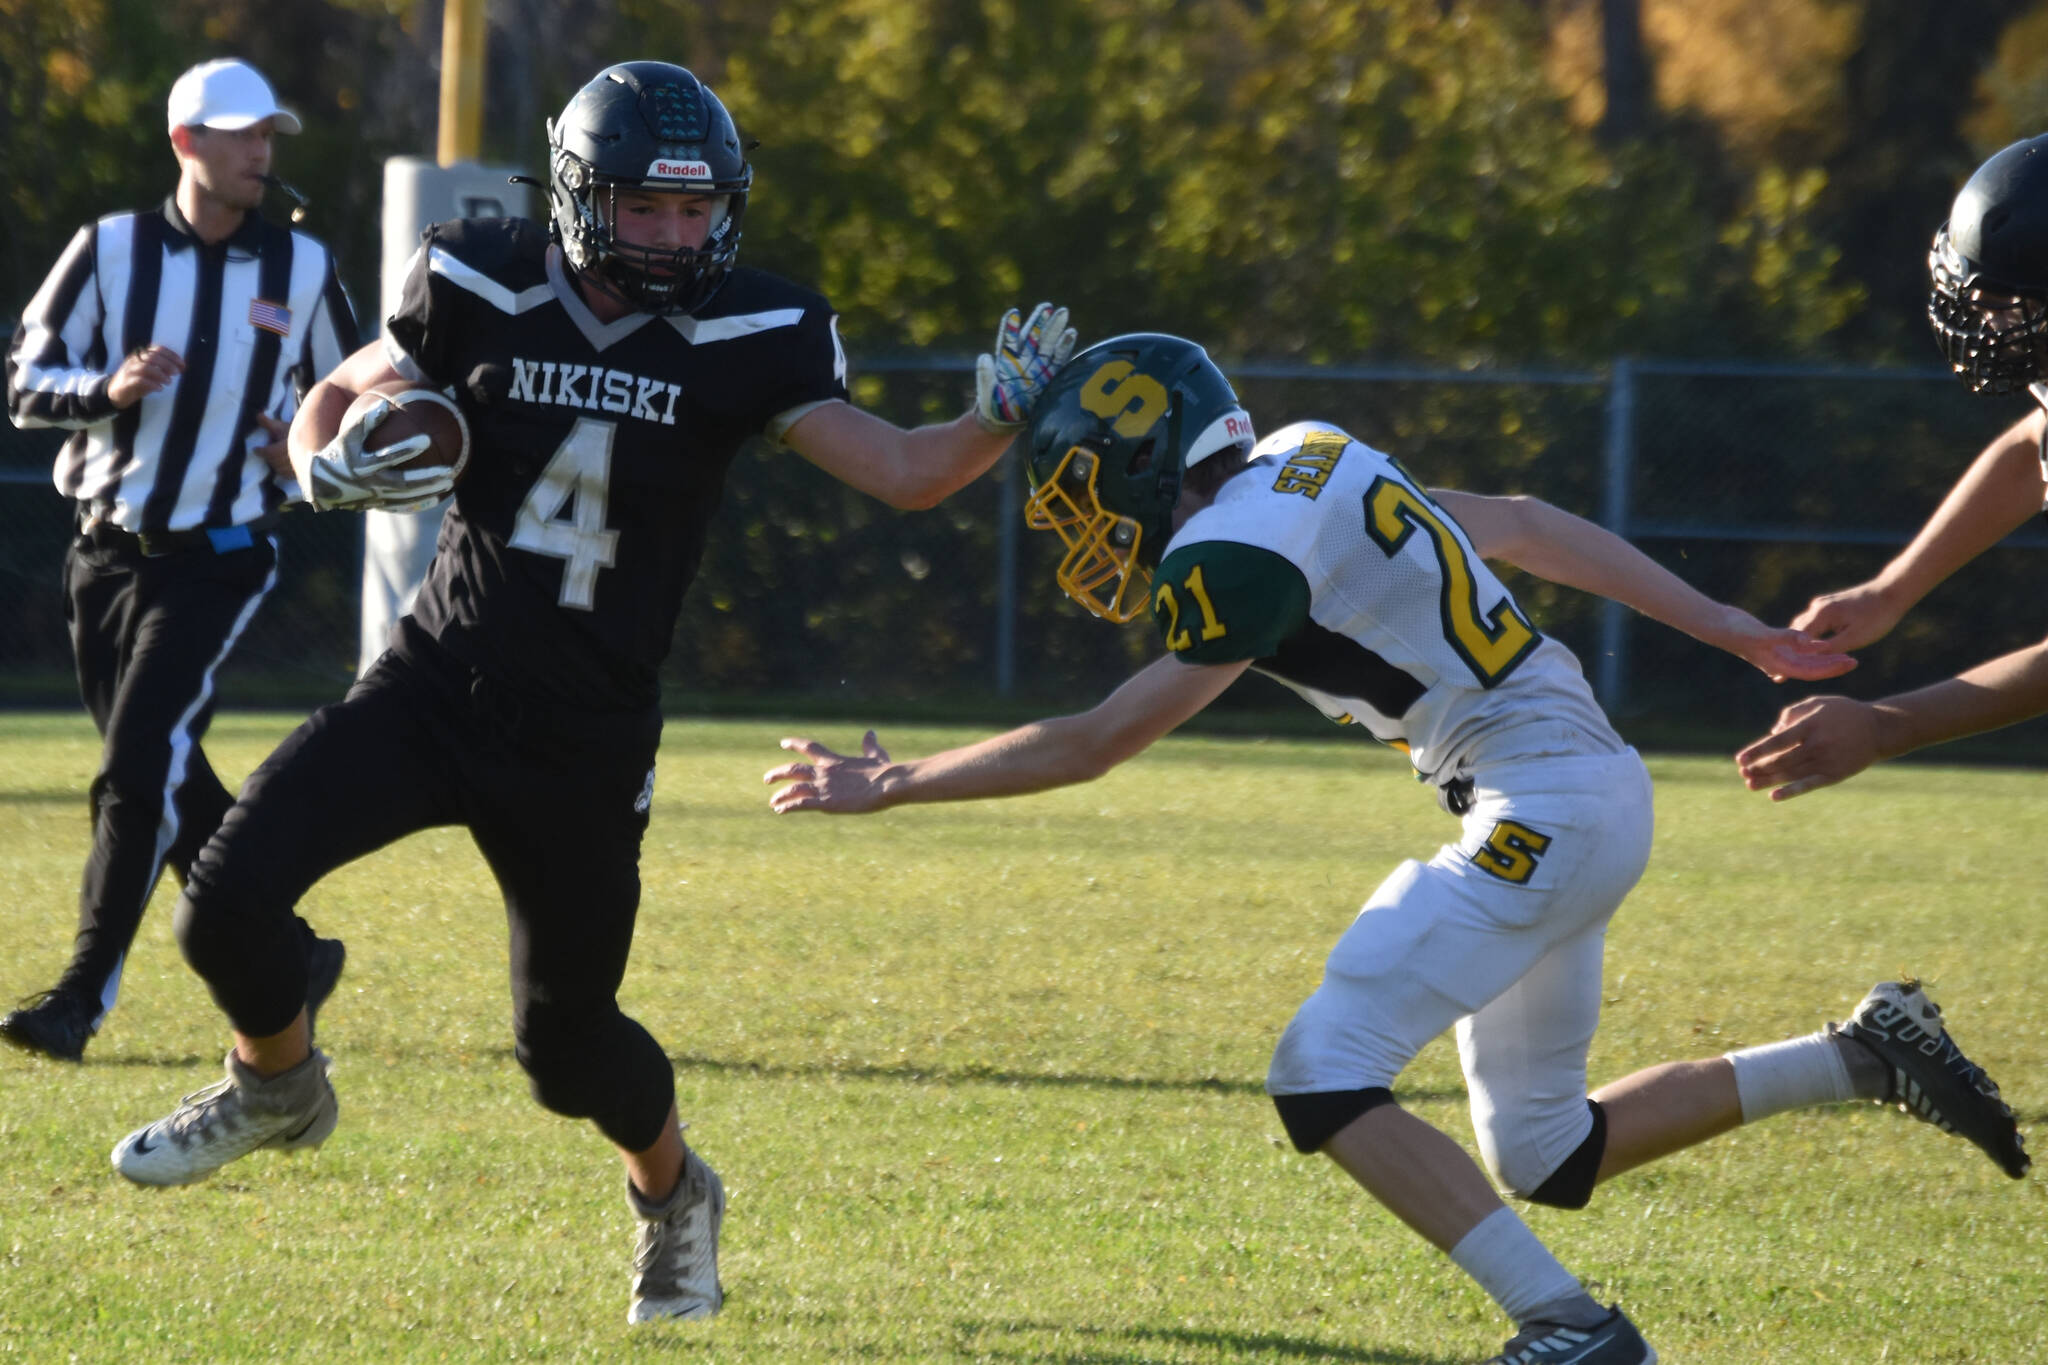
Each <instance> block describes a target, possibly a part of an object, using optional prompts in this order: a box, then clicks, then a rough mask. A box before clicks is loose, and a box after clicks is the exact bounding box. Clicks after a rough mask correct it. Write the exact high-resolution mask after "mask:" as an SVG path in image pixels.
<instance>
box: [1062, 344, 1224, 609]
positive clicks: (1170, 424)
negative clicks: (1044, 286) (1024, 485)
mask: <svg viewBox="0 0 2048 1365" xmlns="http://www.w3.org/2000/svg"><path fill="white" fill-rule="evenodd" d="M1255 440H1256V438H1255V437H1254V435H1253V433H1252V422H1251V418H1250V417H1249V416H1248V415H1247V414H1246V413H1245V411H1244V409H1243V408H1242V407H1240V406H1239V405H1238V401H1237V395H1236V394H1235V393H1234V392H1232V390H1231V387H1230V381H1229V380H1228V379H1226V378H1224V376H1223V372H1222V371H1221V370H1218V369H1217V368H1216V366H1215V365H1214V364H1213V363H1212V362H1211V361H1210V360H1209V357H1208V354H1207V353H1206V352H1204V351H1203V350H1202V348H1201V347H1200V346H1197V345H1196V344H1195V343H1193V342H1192V341H1186V340H1183V339H1181V338H1180V337H1174V336H1167V335H1164V334H1162V333H1156V332H1134V333H1131V334H1129V335H1126V336H1120V337H1111V338H1110V339H1109V340H1107V341H1103V342H1098V343H1097V344H1096V345H1094V346H1091V347H1089V348H1088V349H1087V350H1086V351H1083V352H1082V353H1081V354H1080V355H1078V356H1075V357H1074V358H1073V359H1071V360H1069V361H1068V362H1067V364H1066V366H1065V368H1063V369H1062V370H1061V371H1060V372H1059V374H1058V375H1057V376H1055V377H1054V379H1053V382H1052V384H1051V385H1050V386H1049V387H1048V388H1047V390H1046V391H1045V393H1044V394H1042V395H1041V396H1040V398H1039V401H1038V407H1037V410H1036V411H1035V412H1034V413H1033V414H1032V420H1031V425H1030V427H1029V429H1028V430H1027V432H1026V434H1025V437H1024V447H1025V452H1026V465H1025V470H1026V472H1027V474H1028V475H1029V477H1030V481H1031V488H1032V491H1031V496H1030V498H1029V499H1028V500H1027V501H1026V503H1025V508H1024V522H1025V525H1026V526H1028V527H1030V528H1031V529H1032V530H1034V531H1052V532H1054V533H1055V534H1057V535H1058V536H1059V538H1060V542H1061V543H1062V544H1063V545H1065V546H1066V550H1067V553H1066V556H1065V557H1064V558H1063V559H1062V560H1061V561H1060V565H1059V568H1058V570H1057V573H1056V577H1057V580H1058V582H1059V586H1060V591H1062V592H1064V593H1065V594H1066V595H1067V596H1068V597H1071V598H1073V599H1074V601H1076V602H1078V603H1080V604H1081V605H1082V606H1083V607H1085V608H1087V610H1088V611H1089V612H1091V613H1092V614H1094V615H1096V616H1099V617H1101V618H1102V619H1104V620H1105V621H1114V622H1116V623H1118V624H1119V625H1121V624H1123V623H1125V622H1128V621H1132V620H1135V619H1136V618H1137V617H1138V616H1140V615H1142V614H1143V613H1145V612H1147V611H1149V610H1150V609H1151V606H1152V603H1151V592H1152V570H1153V568H1154V567H1155V566H1157V565H1158V563H1159V559H1160V556H1161V555H1163V554H1164V553H1165V552H1166V545H1167V542H1168V541H1170V540H1171V539H1172V538H1173V533H1174V529H1175V517H1176V512H1177V510H1178V509H1179V507H1180V503H1181V491H1182V487H1183V482H1184V475H1185V474H1186V471H1187V469H1188V468H1189V467H1191V466H1194V465H1198V464H1200V463H1201V462H1203V461H1204V460H1207V459H1208V458H1209V457H1210V456H1212V455H1214V454H1216V453H1218V452H1220V451H1223V450H1228V449H1233V448H1235V449H1239V450H1243V451H1249V450H1250V449H1251V447H1252V445H1253V444H1254V442H1255Z"/></svg>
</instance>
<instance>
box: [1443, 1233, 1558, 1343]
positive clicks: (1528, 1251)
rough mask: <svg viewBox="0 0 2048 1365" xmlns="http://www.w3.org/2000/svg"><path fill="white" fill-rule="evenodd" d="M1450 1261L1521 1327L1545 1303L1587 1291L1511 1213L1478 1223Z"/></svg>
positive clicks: (1453, 1251)
mask: <svg viewBox="0 0 2048 1365" xmlns="http://www.w3.org/2000/svg"><path fill="white" fill-rule="evenodd" d="M1451 1259H1452V1260H1453V1261H1455V1262H1456V1263H1457V1266H1458V1269H1460V1270H1462V1271H1464V1272H1465V1273H1466V1274H1467V1275H1470V1276H1471V1277H1472V1278H1473V1279H1475V1280H1477V1281H1478V1282H1479V1287H1480V1288H1481V1289H1484V1290H1485V1291H1486V1292H1487V1293H1488V1294H1491V1295H1492V1296H1493V1301H1494V1302H1495V1303H1497V1304H1499V1305H1500V1306H1501V1311H1503V1312H1504V1313H1506V1314H1507V1315H1508V1316H1509V1317H1510V1318H1512V1319H1514V1320H1515V1322H1516V1323H1517V1324H1520V1323H1523V1322H1526V1321H1528V1320H1529V1318H1530V1317H1531V1316H1533V1315H1534V1313H1535V1311H1536V1309H1538V1308H1541V1307H1542V1306H1544V1305H1545V1304H1551V1303H1557V1302H1559V1301H1561V1300H1569V1299H1573V1298H1577V1297H1580V1296H1582V1295H1584V1294H1585V1292H1586V1291H1585V1288H1584V1287H1583V1286H1581V1285H1580V1284H1579V1282H1578V1279H1577V1278H1576V1277H1575V1276H1574V1275H1573V1274H1572V1273H1571V1272H1570V1271H1569V1270H1566V1269H1565V1268H1564V1266H1563V1265H1561V1264H1560V1263H1559V1262H1558V1259H1557V1257H1555V1256H1553V1255H1551V1254H1550V1249H1549V1248H1548V1247H1546V1246H1544V1245H1543V1243H1541V1242H1539V1241H1537V1240H1536V1234H1535V1233H1533V1232H1531V1231H1529V1225H1528V1224H1527V1223H1524V1222H1523V1221H1522V1220H1521V1218H1520V1217H1518V1216H1517V1215H1516V1213H1515V1211H1514V1210H1513V1209H1508V1208H1502V1209H1496V1210H1494V1211H1493V1212H1492V1213H1489V1214H1488V1215H1486V1217H1484V1218H1482V1219H1480V1220H1479V1223H1478V1225H1477V1226H1476V1227H1474V1228H1473V1229H1472V1231H1470V1232H1468V1233H1466V1234H1465V1235H1464V1236H1463V1237H1461V1238H1459V1239H1458V1244H1457V1245H1456V1246H1454V1247H1452V1248H1451Z"/></svg>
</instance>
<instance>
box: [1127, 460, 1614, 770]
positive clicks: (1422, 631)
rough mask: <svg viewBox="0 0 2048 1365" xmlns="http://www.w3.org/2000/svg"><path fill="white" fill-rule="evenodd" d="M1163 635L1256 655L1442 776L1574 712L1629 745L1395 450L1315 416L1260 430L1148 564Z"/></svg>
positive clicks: (1602, 737) (1585, 728)
mask: <svg viewBox="0 0 2048 1365" xmlns="http://www.w3.org/2000/svg"><path fill="white" fill-rule="evenodd" d="M1152 611H1153V617H1154V619H1155V620H1156V621H1157V622H1158V624H1159V628H1160V631H1161V632H1162V634H1163V635H1164V637H1165V641H1166V646H1167V648H1168V649H1170V650H1171V651H1173V652H1174V653H1175V654H1177V655H1179V656H1180V657H1181V658H1184V659H1187V660H1189V661H1191V662H1195V663H1227V662H1236V661H1238V660H1243V659H1249V660H1252V661H1253V667H1255V668H1257V669H1258V670H1259V671H1260V672H1262V673H1266V674H1269V675H1270V676H1272V677H1274V678H1276V679H1278V680H1279V681H1281V682H1282V683H1285V684H1286V685H1287V686H1288V687H1290V688H1292V689H1293V690H1294V691H1295V692H1297V693H1299V694H1300V695H1301V696H1302V697H1303V698H1305V699H1306V700H1307V701H1308V702H1309V703H1310V704H1311V705H1313V706H1315V707H1316V708H1317V709H1318V710H1320V711H1322V712H1323V714H1324V715H1326V716H1329V717H1330V718H1331V719H1332V720H1335V721H1338V722H1339V723H1353V724H1358V725H1363V726H1365V727H1366V728H1367V729H1369V730H1370V731H1371V732H1372V733H1373V735H1374V736H1375V737H1377V738H1379V739H1381V740H1383V741H1385V742H1386V743H1388V744H1392V745H1394V746H1396V747H1398V748H1401V749H1404V750H1406V751H1407V752H1408V754H1409V757H1410V759H1411V760H1412V761H1413V762H1414V764H1415V767H1416V769H1417V770H1418V771H1419V772H1421V773H1423V774H1425V775H1429V776H1431V777H1436V778H1439V779H1442V778H1448V777H1450V776H1453V775H1455V774H1456V772H1457V771H1458V770H1459V769H1460V767H1461V766H1463V765H1465V764H1468V763H1470V762H1471V761H1473V760H1474V759H1476V758H1478V757H1480V756H1492V757H1508V756H1516V755H1518V754H1519V753H1524V752H1530V751H1532V746H1533V745H1538V744H1547V743H1550V742H1551V741H1548V740H1539V739H1537V738H1536V737H1535V736H1534V735H1533V734H1532V733H1530V732H1528V731H1527V730H1526V729H1525V728H1524V727H1526V726H1527V725H1528V724H1529V723H1530V722H1534V721H1563V722H1566V723H1567V725H1568V726H1569V727H1571V728H1572V729H1573V730H1576V731H1577V732H1579V733H1582V734H1583V735H1585V736H1586V737H1587V738H1588V739H1590V740H1592V741H1594V742H1596V743H1598V744H1599V745H1601V746H1602V747H1605V746H1608V745H1612V746H1614V747H1617V748H1618V747H1619V745H1620V740H1619V738H1618V737H1616V736H1615V735H1614V733H1613V729H1612V727H1611V726H1610V725H1609V724H1608V722H1607V718H1606V716H1605V715H1604V714H1603V713H1602V712H1601V710H1600V707H1599V704H1598V703H1597V702H1595V701H1594V699H1593V695H1592V692H1591V690H1590V689H1589V688H1588V687H1587V686H1586V681H1585V678H1584V676H1583V675H1582V674H1581V673H1580V671H1579V665H1578V661H1577V660H1576V659H1574V658H1573V657H1572V655H1571V652H1570V651H1569V650H1567V649H1565V648H1564V646H1562V645H1560V644H1558V643H1557V642H1556V641H1554V640H1550V639H1548V638H1546V637H1545V636H1544V635H1542V634H1541V633H1540V632H1539V631H1537V630H1536V628H1535V627H1534V626H1533V625H1531V624H1530V622H1529V620H1528V618H1527V617H1526V616H1524V615H1523V614H1522V611H1521V608H1520V607H1518V606H1517V605H1516V604H1515V600H1514V597H1513V596H1512V595H1511V594H1510V593H1509V592H1508V590H1507V589H1506V588H1505V587H1504V586H1502V584H1501V582H1500V580H1499V579H1498V578H1496V577H1494V575H1493V572H1492V570H1490V569H1488V568H1487V566H1486V564H1485V562H1484V561H1482V560H1481V559H1480V558H1479V556H1478V554H1476V553H1475V552H1474V551H1473V549H1472V544H1471V542H1470V541H1469V540H1468V539H1467V538H1466V536H1465V532H1464V529H1463V528H1462V527H1460V526H1459V525H1458V524H1457V522H1456V521H1455V520H1453V519H1452V517H1451V515H1450V514H1449V513H1448V512H1446V511H1444V509H1443V508H1441V507H1439V506H1438V505H1437V504H1436V503H1435V502H1434V501H1433V500H1432V499H1431V498H1430V497H1429V495H1428V493H1427V492H1426V491H1424V489H1423V488H1422V486H1421V485H1420V484H1419V483H1417V482H1416V481H1415V480H1414V479H1413V478H1411V477H1410V476H1409V474H1408V472H1407V471H1406V470H1404V469H1403V468H1402V467H1401V466H1400V464H1399V463H1398V462H1397V461H1395V460H1394V459H1393V458H1392V457H1390V456H1388V455H1385V454H1383V453H1381V452H1380V451H1377V450H1374V449H1372V448H1371V447H1370V446H1367V445H1364V444H1361V443H1360V442H1358V441H1355V440H1353V439H1352V438H1351V437H1350V436H1347V435H1346V434H1345V433H1343V432H1342V431H1339V430H1338V429H1337V428H1335V427H1331V426H1327V425H1324V424H1321V423H1312V422H1304V423H1298V424H1296V425H1294V426H1291V427H1287V428H1284V429H1283V430H1281V431H1278V432H1275V433H1274V434H1273V435H1271V436H1269V437H1267V438H1266V439H1265V440H1264V441H1261V442H1260V443H1259V445H1258V447H1257V449H1256V450H1255V451H1254V452H1253V461H1252V463H1251V465H1250V466H1249V467H1248V468H1247V469H1246V470H1245V471H1244V472H1243V473H1241V474H1238V475H1237V476H1236V477H1234V478H1232V479H1231V480H1229V481H1228V482H1227V483H1225V484H1224V485H1223V487H1222V489H1221V491H1220V492H1219V494H1218V496H1217V499H1216V501H1215V503H1213V504H1212V505H1211V506H1209V507H1206V508H1203V509H1202V510H1201V511H1200V512H1197V513H1196V514H1195V515H1194V516H1192V517H1190V518H1189V519H1188V521H1187V523H1186V524H1185V525H1184V526H1182V527H1181V529H1180V532H1179V533H1178V534H1177V535H1175V536H1174V538H1173V539H1172V540H1171V541H1170V542H1168V544H1167V547H1166V553H1165V555H1164V556H1163V557H1162V558H1161V561H1160V564H1159V568H1158V569H1157V571H1156V572H1155V573H1154V574H1153V577H1152Z"/></svg>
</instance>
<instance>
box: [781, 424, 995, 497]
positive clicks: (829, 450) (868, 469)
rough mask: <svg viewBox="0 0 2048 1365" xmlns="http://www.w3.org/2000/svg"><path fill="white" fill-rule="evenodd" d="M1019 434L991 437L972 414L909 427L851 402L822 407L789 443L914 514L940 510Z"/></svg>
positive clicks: (793, 431)
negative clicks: (920, 511) (865, 410)
mask: <svg viewBox="0 0 2048 1365" xmlns="http://www.w3.org/2000/svg"><path fill="white" fill-rule="evenodd" d="M1014 436H1015V433H1014V432H1007V431H1004V432H991V431H986V430H984V429H983V428H982V426H981V424H980V423H978V422H976V421H975V420H974V414H973V413H972V412H966V413H963V414H961V415H960V416H959V417H956V418H954V419H953V420H952V421H950V422H934V423H929V424H927V425H925V426H921V427H914V428H911V429H909V430H905V429H904V428H902V427H899V426H897V425H896V424H895V423H893V422H888V421H884V420H883V419H882V418H880V417H877V416H875V415H874V414H873V413H869V412H863V411H862V410H861V409H859V408H857V407H855V406H853V404H851V403H846V402H840V401H837V400H835V401H833V402H829V403H820V404H819V405H818V406H817V407H816V408H814V409H812V410H811V411H810V412H807V413H805V414H804V415H803V416H802V417H800V418H798V419H797V420H796V422H795V423H794V424H792V425H791V427H790V428H789V430H788V431H787V432H785V433H784V434H783V438H782V441H783V444H784V445H787V446H788V447H789V448H790V449H791V450H794V451H795V452H796V453H797V454H799V455H801V456H803V457H804V458H805V459H806V460H809V461H810V462H811V463H812V464H814V465H816V466H818V468H820V469H822V470H824V471H825V472H826V473H827V474H830V475H831V476H832V477H833V478H835V479H838V480H839V481H840V482H841V483H844V484H847V485H849V486H850V487H853V488H857V489H859V490H860V491H861V492H863V493H866V494H867V495H868V496H869V497H873V498H879V499H881V500H882V501H883V502H886V503H888V504H889V505H890V506H891V507H898V508H902V509H904V510H905V511H914V510H919V509H922V508H927V507H935V506H937V505H938V504H939V503H940V502H942V501H944V500H945V499H946V498H947V497H948V496H950V495H951V494H953V493H954V492H957V491H958V490H959V489H962V488H965V487H966V486H967V485H968V484H970V483H972V482H974V480H975V479H977V478H979V477H980V476H981V475H982V473H983V472H985V471H986V470H987V469H988V468H989V466H990V465H993V464H994V463H995V462H996V461H997V460H999V459H1001V458H1002V454H1003V452H1004V451H1005V450H1008V449H1009V448H1010V442H1011V440H1012V439H1013V438H1014Z"/></svg>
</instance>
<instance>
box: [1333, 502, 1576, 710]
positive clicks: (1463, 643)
mask: <svg viewBox="0 0 2048 1365" xmlns="http://www.w3.org/2000/svg"><path fill="white" fill-rule="evenodd" d="M1365 530H1366V534H1368V535H1370V536H1371V537H1372V539H1373V543H1374V544H1376V545H1378V546H1379V547H1380V549H1382V550H1383V551H1385V552H1386V555H1387V558H1389V559H1392V558H1393V557H1394V556H1395V555H1396V554H1399V553H1400V550H1401V547H1402V546H1403V545H1406V544H1407V543H1408V537H1409V536H1411V535H1413V534H1414V533H1415V532H1417V531H1421V532H1422V533H1423V535H1424V536H1426V537H1427V538H1428V539H1429V542H1430V546H1431V548H1432V549H1434V550H1435V551H1436V562H1437V568H1438V570H1439V571H1440V573H1441V575H1442V578H1443V601H1442V607H1443V622H1444V639H1445V640H1447V641H1449V642H1450V646H1451V648H1452V649H1455V650H1456V651H1458V657H1460V658H1462V659H1463V660H1464V661H1465V662H1466V663H1467V664H1469V665H1470V666H1471V668H1472V673H1473V676H1475V677H1476V678H1478V679H1479V683H1480V686H1482V687H1492V686H1493V685H1494V684H1495V683H1497V682H1499V681H1500V680H1501V679H1503V678H1505V677H1507V675H1508V674H1509V673H1511V672H1513V671H1514V668H1515V665H1516V664H1518V663H1520V662H1521V661H1522V659H1523V658H1524V657H1525V656H1526V655H1527V654H1528V653H1529V651H1530V650H1532V649H1534V648H1535V647H1536V640H1537V635H1536V628H1535V627H1534V626H1532V625H1530V624H1529V623H1528V621H1526V620H1524V619H1523V617H1522V613H1521V612H1519V611H1517V610H1516V609H1515V603H1514V599H1513V598H1511V597H1502V598H1501V600H1500V602H1499V603H1498V604H1497V605H1495V607H1494V609H1493V610H1492V611H1490V612H1487V611H1482V610H1481V608H1480V605H1479V579H1478V576H1477V575H1475V574H1474V573H1473V572H1472V562H1471V560H1470V559H1468V558H1467V557H1466V554H1465V543H1464V541H1462V540H1460V539H1459V538H1458V535H1457V533H1456V532H1455V531H1453V530H1452V529H1451V525H1450V523H1449V522H1448V521H1446V520H1445V519H1444V515H1443V513H1442V512H1441V511H1440V510H1438V508H1437V506H1436V504H1435V503H1433V502H1431V501H1430V500H1429V499H1428V498H1425V497H1423V496H1422V495H1421V494H1419V493H1417V492H1416V491H1415V490H1414V489H1412V488H1410V487H1408V486H1407V485H1406V484H1403V483H1397V482H1395V481H1394V480H1393V479H1389V478H1387V477H1385V476H1384V475H1382V476H1381V477H1379V478H1376V479H1374V480H1373V481H1372V487H1371V488H1369V489H1367V490H1366V494H1365Z"/></svg>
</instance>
